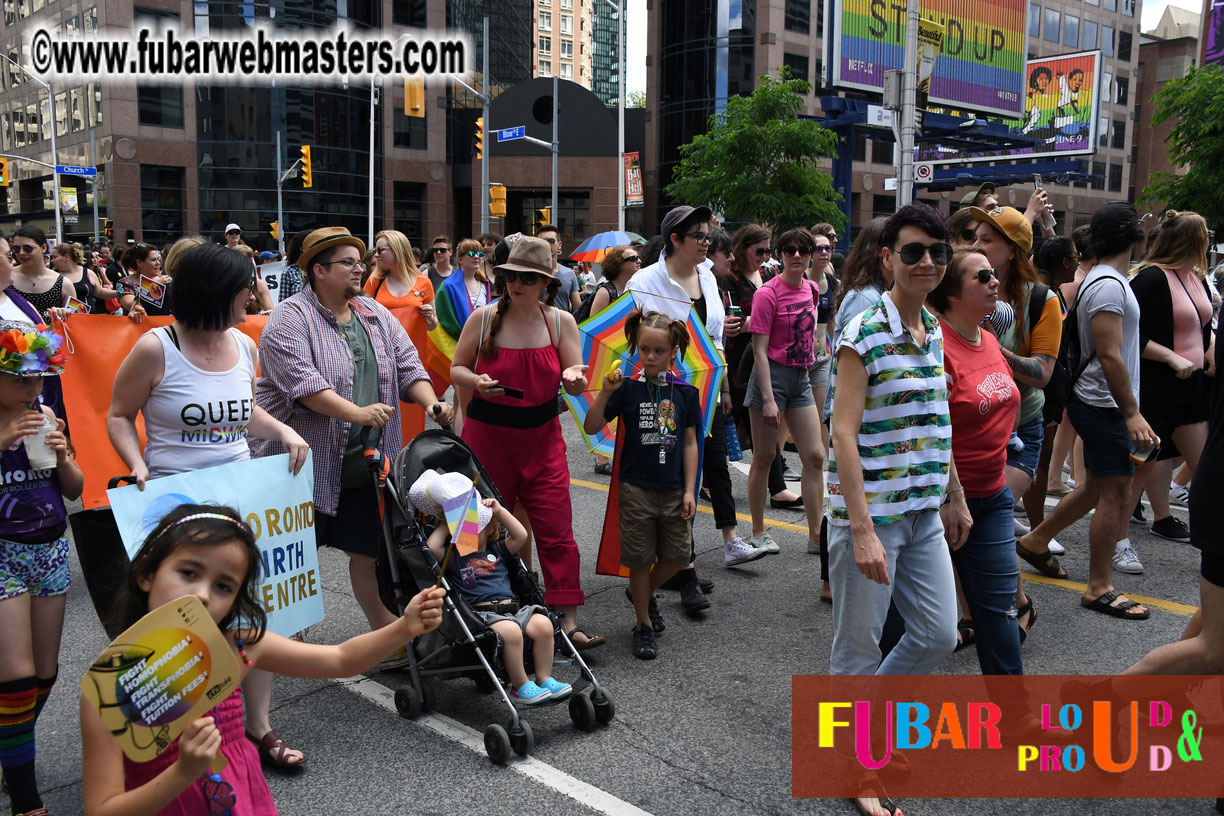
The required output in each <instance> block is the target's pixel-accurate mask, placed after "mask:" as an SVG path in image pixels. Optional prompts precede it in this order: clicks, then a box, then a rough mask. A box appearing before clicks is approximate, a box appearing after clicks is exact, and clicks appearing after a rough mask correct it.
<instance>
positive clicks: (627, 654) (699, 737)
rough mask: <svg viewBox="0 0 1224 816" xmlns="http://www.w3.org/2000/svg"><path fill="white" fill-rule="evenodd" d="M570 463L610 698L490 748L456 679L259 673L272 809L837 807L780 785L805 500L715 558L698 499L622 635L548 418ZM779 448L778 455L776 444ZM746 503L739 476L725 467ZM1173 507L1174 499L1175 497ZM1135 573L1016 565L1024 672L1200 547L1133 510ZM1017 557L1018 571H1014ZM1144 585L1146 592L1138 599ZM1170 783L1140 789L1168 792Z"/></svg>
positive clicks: (346, 624) (1149, 592)
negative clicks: (633, 641) (700, 591)
mask: <svg viewBox="0 0 1224 816" xmlns="http://www.w3.org/2000/svg"><path fill="white" fill-rule="evenodd" d="M563 424H564V427H565V433H566V438H567V441H568V442H569V444H570V456H569V460H570V466H571V472H572V474H573V476H574V481H573V484H572V486H571V489H570V495H571V499H572V502H573V507H574V526H575V530H574V532H575V536H576V538H577V540H578V543H579V546H580V548H581V550H582V557H583V584H584V587H585V589H586V590H587V603H586V606H585V608H584V609H583V610H582V611H581V613H580V623H581V625H582V626H583V627H584V628H586V629H587V630H588V631H590V632H593V633H599V634H603V635H605V636H606V637H607V638H608V640H609V644H608V645H607V646H605V647H603V648H602V649H600V650H598V651H596V652H594V653H591V654H593V655H594V656H593V658H592V664H591V665H592V670H593V671H594V673H595V675H596V677H597V678H598V679H599V681H600V682H601V683H602V684H604V685H605V686H606V688H607V689H608V691H609V693H610V694H611V695H612V697H613V698H614V700H615V704H616V717H615V719H614V720H613V722H612V723H611V724H610V725H609V726H607V727H601V728H598V729H596V730H595V731H593V732H591V733H584V732H581V731H578V730H577V729H576V728H575V727H574V726H573V725H572V724H571V722H570V720H569V717H568V715H567V711H566V708H565V706H557V707H553V708H549V709H547V710H542V711H538V712H532V713H530V715H529V721H530V723H531V725H532V727H533V730H534V734H535V741H536V750H535V752H534V754H533V756H532V757H531V758H530V759H528V760H522V759H518V758H516V759H514V760H512V761H511V763H510V764H509V765H508V766H507V767H496V766H494V765H493V764H492V763H490V762H489V760H488V759H487V758H486V757H485V755H484V752H483V748H482V746H481V744H480V736H479V735H480V733H481V732H482V731H483V730H484V728H485V727H486V726H487V725H488V724H489V723H491V722H502V723H505V722H506V721H507V719H508V718H507V716H506V713H505V712H504V710H502V709H501V708H500V705H499V704H498V703H496V700H495V698H493V697H492V696H482V695H480V694H478V693H477V691H476V689H475V687H474V685H473V684H472V683H471V682H470V681H466V680H458V681H454V682H448V683H443V684H440V685H439V686H438V687H437V688H438V700H437V704H436V711H437V712H439V713H435V714H430V715H427V716H425V717H423V718H422V719H421V720H419V721H415V722H413V721H408V720H405V719H402V718H400V717H399V716H397V714H396V713H395V711H394V708H393V706H392V705H391V704H390V702H389V697H390V693H391V692H390V690H392V689H394V688H395V687H396V686H397V685H400V684H402V683H403V682H404V678H403V676H402V675H397V674H394V673H382V674H372V675H369V676H368V677H367V678H355V679H348V680H334V681H317V680H299V679H293V678H286V679H281V680H278V681H277V684H276V687H275V693H274V699H273V709H274V710H273V715H272V719H273V725H274V727H275V728H276V729H277V730H278V732H279V733H280V734H281V735H282V736H283V737H284V738H285V739H286V740H287V741H288V742H289V743H290V744H292V745H293V746H295V747H298V748H301V749H302V750H303V751H305V752H306V754H307V755H308V757H309V763H308V765H307V766H306V767H305V768H304V769H302V771H301V772H300V773H295V774H292V775H288V776H285V775H280V774H277V773H275V772H269V782H270V785H271V788H272V792H273V795H274V796H275V799H276V801H277V804H278V806H279V808H280V811H281V813H284V814H315V813H363V814H366V813H368V814H384V813H385V814H392V813H395V814H416V813H419V814H432V813H438V814H441V813H447V814H450V813H465V812H470V813H481V814H532V816H550V815H551V814H558V815H560V814H565V815H566V816H568V815H569V814H587V813H605V814H636V813H643V812H645V813H651V814H659V815H660V816H663V815H664V814H666V816H683V815H685V814H787V813H805V814H806V813H821V814H823V813H829V814H849V813H853V812H854V811H853V810H852V809H851V808H850V806H849V805H848V804H847V803H845V802H843V801H830V800H796V799H792V798H791V795H790V689H791V676H792V675H795V674H822V673H826V672H827V671H828V665H829V645H830V642H831V638H832V611H831V608H830V607H829V606H827V605H824V604H821V603H819V601H818V597H817V596H818V590H819V564H818V560H817V558H816V556H810V555H808V554H807V552H806V548H805V540H806V533H805V528H804V527H803V526H801V525H802V524H803V516H802V515H801V514H800V513H796V512H792V511H770V518H771V523H772V524H773V525H774V526H773V534H774V537H775V538H776V539H777V540H778V542H779V544H780V545H781V546H782V553H781V554H780V555H778V556H771V557H768V558H765V559H762V560H760V561H757V562H754V563H752V564H749V565H746V566H745V567H743V568H739V569H734V570H729V569H726V568H724V566H723V564H722V546H721V538H720V536H719V535H718V533H717V531H716V530H715V529H714V526H713V519H712V517H711V516H710V514H709V508H708V505H704V504H703V512H701V513H700V514H699V516H698V520H697V528H696V535H697V548H698V552H699V556H698V568H699V571H700V572H701V573H702V574H704V575H705V576H708V577H710V578H712V579H713V580H714V581H715V582H716V588H715V590H714V593H713V595H712V596H711V602H712V607H711V609H710V610H709V612H708V614H706V615H705V616H704V617H702V618H701V619H699V620H695V619H692V618H689V617H686V616H685V615H683V614H682V613H681V612H680V611H679V607H678V602H679V598H678V595H676V594H674V593H672V594H670V595H668V596H667V597H665V598H664V599H663V600H662V601H661V609H662V612H663V615H664V616H665V618H666V620H667V631H666V632H665V633H663V634H662V635H661V637H660V654H659V658H658V659H657V660H655V661H653V662H642V661H638V660H636V659H634V658H633V656H632V653H631V651H630V628H631V626H632V611H631V608H630V606H629V604H628V603H627V602H626V600H625V597H624V594H623V587H624V585H625V582H624V581H623V580H620V579H613V578H608V577H604V576H597V575H595V574H594V567H593V564H594V558H595V553H596V550H597V548H598V532H599V528H600V525H601V524H602V519H603V512H604V506H605V499H606V489H607V481H608V480H607V477H603V476H598V475H595V474H594V473H593V472H592V470H591V458H590V457H589V456H588V455H586V454H585V453H584V452H583V448H582V447H581V442H580V440H579V437H578V434H577V431H576V429H575V427H574V425H573V422H572V420H570V419H569V418H568V417H566V418H563ZM792 458H793V455H792ZM733 483H734V488H735V494H736V500H737V503H738V505H739V508H740V509H741V512H742V513H744V514H745V515H744V518H745V521H744V522H743V523H742V527H741V529H742V530H743V531H745V534H746V531H747V529H748V525H747V522H746V518H747V516H746V512H747V500H746V497H745V486H746V478H745V476H744V475H743V474H742V473H740V472H739V471H733ZM1177 512H1178V513H1179V514H1180V515H1182V517H1183V518H1184V510H1181V509H1178V510H1177ZM1131 532H1132V540H1133V541H1134V543H1135V545H1136V547H1137V549H1138V551H1139V555H1140V558H1141V559H1142V561H1143V563H1144V565H1145V566H1146V567H1147V572H1146V574H1145V575H1142V576H1126V575H1117V576H1115V579H1116V582H1117V584H1118V586H1119V587H1120V588H1122V589H1123V590H1124V591H1126V592H1127V593H1128V594H1130V595H1131V597H1134V598H1137V599H1140V600H1143V601H1144V602H1149V603H1151V604H1152V605H1153V607H1154V608H1153V613H1152V617H1151V619H1150V620H1148V621H1145V622H1134V621H1120V620H1114V619H1111V618H1107V617H1105V616H1103V615H1100V614H1096V613H1092V612H1088V611H1086V610H1082V609H1081V608H1080V607H1079V594H1080V590H1081V589H1082V585H1077V584H1075V583H1074V581H1070V582H1064V581H1052V580H1049V579H1045V578H1041V577H1040V576H1037V577H1034V578H1033V580H1032V581H1030V583H1029V587H1030V592H1031V595H1032V597H1033V598H1034V599H1035V601H1036V606H1037V609H1038V613H1039V614H1038V620H1037V623H1036V625H1035V627H1034V629H1033V632H1032V635H1031V636H1030V637H1029V639H1028V642H1027V643H1026V644H1025V646H1024V661H1025V670H1026V672H1028V673H1030V674H1111V673H1115V672H1117V671H1119V670H1120V669H1122V668H1124V667H1126V666H1127V665H1129V664H1130V663H1132V662H1133V661H1134V660H1136V659H1137V658H1138V657H1140V656H1141V655H1143V654H1144V653H1146V652H1147V651H1148V650H1150V649H1152V648H1153V647H1155V646H1158V645H1160V644H1162V643H1165V642H1168V641H1171V640H1174V639H1176V638H1177V637H1178V636H1179V635H1180V633H1181V631H1182V629H1183V627H1184V626H1185V624H1186V620H1187V617H1188V615H1189V614H1190V613H1191V612H1192V611H1193V607H1194V606H1195V605H1197V602H1198V577H1197V576H1198V557H1197V551H1195V550H1193V549H1192V548H1191V547H1190V546H1189V545H1183V544H1174V543H1170V542H1166V541H1163V540H1161V539H1158V538H1156V537H1154V536H1151V535H1150V534H1149V533H1148V532H1147V531H1146V529H1144V530H1142V531H1141V530H1139V528H1137V527H1133V526H1132V528H1131ZM1059 539H1060V541H1062V543H1063V544H1064V545H1065V546H1066V547H1067V550H1068V553H1067V556H1066V557H1065V558H1064V559H1063V563H1064V564H1065V566H1066V568H1067V570H1068V571H1069V572H1070V573H1071V576H1072V578H1073V579H1077V580H1080V581H1082V580H1083V579H1084V578H1085V577H1086V573H1087V522H1086V521H1081V522H1080V523H1078V524H1077V525H1075V526H1074V527H1073V528H1071V529H1070V530H1068V531H1067V532H1066V533H1065V534H1064V535H1062V536H1060V537H1059ZM320 561H321V571H322V575H323V589H324V604H325V609H326V612H327V619H326V620H325V621H324V622H322V623H321V624H319V625H317V626H315V627H313V628H312V629H311V631H310V633H309V638H310V640H311V641H313V642H337V641H340V640H342V639H344V638H346V637H350V636H352V635H355V634H358V633H360V632H361V631H363V629H364V627H365V620H364V618H363V617H362V615H361V613H360V611H359V610H358V608H357V605H356V602H355V601H354V599H353V597H352V592H351V590H350V588H349V585H348V577H347V570H346V568H345V564H344V561H343V558H342V557H341V556H338V555H337V554H336V553H334V552H330V551H324V552H322V553H321V554H320ZM73 567H74V574H73V580H74V583H73V586H72V588H71V590H70V594H69V602H68V620H67V624H66V627H65V633H64V645H63V649H62V653H61V663H60V683H59V685H58V686H57V687H56V689H55V691H54V692H53V694H52V696H51V698H50V701H49V702H48V704H47V707H46V709H45V711H44V713H43V715H42V719H41V720H40V722H39V727H38V750H39V762H38V766H39V779H40V783H41V785H42V789H43V791H44V796H45V798H46V800H47V805H48V807H49V809H50V812H51V813H52V814H76V813H80V812H81V809H82V807H81V796H80V739H79V733H78V726H77V694H78V691H77V689H78V684H79V679H80V678H81V676H82V675H83V673H84V671H85V669H86V668H87V666H88V664H89V662H90V661H91V660H92V659H93V658H94V657H95V656H96V655H97V654H98V652H99V651H100V650H101V649H102V647H103V646H105V645H106V639H105V637H104V635H103V632H102V629H101V627H100V625H99V624H98V622H97V620H96V618H95V616H94V613H93V608H92V606H91V605H90V603H89V599H88V596H87V593H86V591H85V585H84V581H83V580H82V579H81V576H80V571H79V566H78V565H77V564H76V563H75V555H74V564H73ZM1026 575H1028V576H1031V572H1026ZM1149 599H1151V600H1149ZM941 671H942V672H945V673H977V671H978V666H977V660H976V656H975V654H974V652H973V650H972V649H968V650H965V651H963V652H960V653H958V654H956V655H954V656H952V657H951V658H950V659H949V660H948V661H947V662H946V663H945V664H944V665H943V666H942V667H941ZM1175 793H1176V792H1175V791H1153V794H1154V795H1174V794H1175ZM1213 804H1214V803H1211V802H1207V801H1205V800H1177V799H1167V800H1158V799H1151V800H1141V801H1131V802H1126V803H1122V802H1116V803H1115V802H1100V801H1093V800H1079V801H1067V800H1063V801H1051V800H1040V799H1033V800H983V799H946V800H905V801H903V802H902V805H903V807H904V811H905V813H907V814H925V813H938V814H975V816H983V815H984V814H1014V813H1038V812H1040V813H1041V814H1043V816H1060V815H1061V814H1066V815H1067V816H1072V814H1074V815H1075V816H1080V814H1082V813H1084V812H1104V811H1110V812H1130V813H1141V814H1142V813H1153V814H1155V813H1177V814H1179V816H1180V815H1182V814H1204V815H1206V814H1209V813H1212V812H1214V811H1213V810H1212V805H1213Z"/></svg>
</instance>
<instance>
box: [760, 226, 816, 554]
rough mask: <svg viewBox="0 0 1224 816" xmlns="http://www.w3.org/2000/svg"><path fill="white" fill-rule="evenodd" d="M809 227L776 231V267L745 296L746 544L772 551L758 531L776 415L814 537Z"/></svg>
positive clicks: (766, 535) (811, 538) (811, 540)
mask: <svg viewBox="0 0 1224 816" xmlns="http://www.w3.org/2000/svg"><path fill="white" fill-rule="evenodd" d="M815 243H816V242H815V239H814V238H813V237H812V234H811V233H810V232H808V231H807V230H806V229H803V228H802V227H800V228H797V229H790V230H787V231H786V232H784V233H782V234H781V235H780V236H778V252H779V254H780V255H781V256H782V263H783V266H782V274H780V275H778V276H777V277H775V278H773V279H772V280H770V281H768V282H767V283H766V284H765V285H764V286H762V287H761V288H760V289H758V290H757V291H756V293H755V294H754V295H753V296H752V319H751V322H750V323H749V325H748V331H749V332H751V333H752V354H753V358H754V361H755V365H754V367H753V370H752V375H751V376H750V377H749V378H748V390H747V394H746V396H745V403H744V404H745V405H746V406H747V407H748V414H749V419H750V421H751V423H752V440H753V454H752V466H751V467H750V468H749V470H748V509H749V511H750V512H751V513H752V540H751V543H752V545H753V546H754V547H764V548H765V549H767V550H769V551H770V552H771V553H777V552H778V551H779V548H778V545H777V543H776V542H775V541H774V540H773V537H772V536H771V535H769V533H767V532H766V531H765V494H766V492H767V482H768V478H769V467H770V465H771V464H772V463H773V458H774V455H775V450H776V447H775V446H776V445H777V441H778V433H779V430H780V428H781V423H782V417H783V416H784V415H785V417H786V426H787V428H788V429H789V430H790V433H791V438H792V439H793V440H794V442H795V447H796V448H798V450H799V461H800V463H801V464H802V467H803V469H802V476H801V481H800V484H801V486H802V492H803V505H804V507H805V508H806V509H807V522H808V524H807V526H808V542H809V547H811V546H817V545H816V542H817V541H819V540H820V518H819V516H818V515H817V511H816V508H818V507H820V506H822V504H823V503H824V473H823V469H824V461H825V454H824V443H823V441H822V439H821V432H820V410H819V409H818V408H817V407H816V400H815V398H814V397H813V395H812V385H811V380H810V378H809V375H808V370H809V369H810V368H811V367H812V366H813V365H814V364H815V362H816V346H817V344H818V343H819V344H823V343H824V339H823V337H818V336H817V333H816V322H817V302H818V301H819V299H820V291H819V289H818V287H817V285H816V283H815V282H814V281H810V280H808V279H807V278H805V277H804V271H805V270H806V269H807V266H808V262H809V259H810V258H811V257H812V253H813V251H814V248H815Z"/></svg>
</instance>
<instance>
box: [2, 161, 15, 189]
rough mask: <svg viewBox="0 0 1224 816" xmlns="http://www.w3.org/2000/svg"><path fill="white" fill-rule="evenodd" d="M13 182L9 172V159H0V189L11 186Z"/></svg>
mask: <svg viewBox="0 0 1224 816" xmlns="http://www.w3.org/2000/svg"><path fill="white" fill-rule="evenodd" d="M11 181H12V179H11V178H9V171H8V159H0V187H7V186H9V182H11Z"/></svg>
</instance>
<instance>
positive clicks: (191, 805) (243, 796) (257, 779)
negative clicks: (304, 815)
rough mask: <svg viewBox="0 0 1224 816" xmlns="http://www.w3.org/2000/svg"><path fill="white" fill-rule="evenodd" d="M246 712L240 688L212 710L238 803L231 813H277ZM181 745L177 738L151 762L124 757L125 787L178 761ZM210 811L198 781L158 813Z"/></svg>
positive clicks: (203, 815) (188, 815) (226, 776)
mask: <svg viewBox="0 0 1224 816" xmlns="http://www.w3.org/2000/svg"><path fill="white" fill-rule="evenodd" d="M244 711H245V707H244V706H243V704H242V689H241V687H240V688H237V689H235V690H234V693H233V694H231V695H230V696H229V697H226V698H225V700H223V701H222V702H221V704H220V705H218V706H217V707H216V708H214V709H213V710H212V713H211V716H212V717H214V718H215V719H216V721H217V728H219V729H220V730H221V753H222V754H224V755H225V758H226V759H227V760H229V765H227V766H226V767H225V770H224V771H222V772H221V779H222V780H223V781H224V782H226V783H228V784H229V785H230V786H231V787H233V789H234V791H233V792H234V804H233V805H232V806H231V807H230V809H229V812H230V814H231V816H276V804H275V803H274V802H273V801H272V792H271V791H270V790H268V782H267V780H265V779H264V776H263V770H262V769H261V768H260V766H259V753H258V751H256V749H255V746H254V745H253V744H251V741H250V740H248V739H247V738H246V733H245V730H244V729H245V725H244V723H243V713H244ZM205 716H209V715H205ZM178 746H179V743H178V740H177V739H176V740H175V741H174V742H172V743H170V746H169V747H168V748H166V750H165V751H163V752H162V754H161V755H160V756H159V757H157V759H154V760H151V761H149V762H132V761H131V760H129V759H128V758H127V757H124V758H123V783H124V788H125V789H126V790H132V789H133V788H138V787H140V786H141V785H143V784H145V783H146V782H149V781H151V780H152V779H153V778H154V777H156V776H157V775H158V774H160V773H161V772H162V771H164V770H165V769H166V768H169V767H170V766H171V765H173V764H174V762H175V761H176V760H178ZM222 787H224V786H222ZM218 812H223V811H218ZM209 813H210V811H209V807H208V799H207V797H206V795H205V793H204V788H203V787H202V786H201V785H200V783H199V781H198V780H197V781H196V782H194V783H192V784H191V786H190V787H188V788H187V790H185V791H183V792H182V793H181V794H179V797H178V798H177V799H175V800H174V801H173V802H171V803H170V804H169V805H168V806H167V807H166V808H165V809H163V810H162V811H161V812H160V813H159V814H158V816H208V814H209Z"/></svg>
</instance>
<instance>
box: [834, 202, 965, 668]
mask: <svg viewBox="0 0 1224 816" xmlns="http://www.w3.org/2000/svg"><path fill="white" fill-rule="evenodd" d="M947 238H948V227H947V223H946V222H945V221H944V219H943V217H942V216H941V215H940V214H939V213H938V212H937V211H935V210H934V209H932V208H930V207H928V206H926V205H925V204H909V205H906V206H905V207H903V208H902V209H901V210H899V211H898V212H897V213H895V214H894V215H893V216H892V217H891V218H889V220H888V222H887V224H886V225H885V227H884V233H883V236H882V240H881V245H882V247H883V248H882V249H881V262H882V263H885V264H888V265H889V266H890V267H891V269H892V270H893V278H894V283H893V288H892V289H891V290H890V291H889V292H886V293H884V294H883V295H881V297H880V299H879V300H878V301H876V303H875V305H874V306H872V307H871V308H870V309H868V310H867V311H865V312H863V313H862V314H860V315H859V316H858V317H856V318H855V319H853V320H852V321H851V322H850V323H849V324H848V325H847V326H846V329H845V331H844V332H843V333H842V335H841V337H840V338H838V342H837V347H838V348H837V357H836V359H835V361H834V367H833V381H832V387H833V388H834V389H835V390H834V399H833V444H832V451H831V452H830V455H829V483H828V484H829V486H828V494H829V497H828V515H829V522H830V524H829V580H830V584H831V585H832V589H833V622H834V634H833V652H832V657H831V660H830V671H831V673H833V674H927V673H929V672H931V671H932V670H933V669H934V668H935V667H936V666H937V665H938V664H939V663H940V661H942V660H943V659H944V658H945V657H946V656H947V655H949V654H951V653H952V650H953V649H954V648H955V646H956V589H955V584H954V582H953V578H952V561H951V557H950V555H949V552H948V546H949V544H951V545H952V546H953V547H959V546H960V545H961V544H963V543H964V540H965V537H966V535H967V534H968V531H969V526H970V524H971V523H972V522H971V520H970V516H969V509H968V507H967V506H966V504H965V496H964V491H963V490H962V489H961V487H960V484H959V482H958V481H957V479H956V473H955V468H954V466H953V464H952V449H951V439H952V428H951V424H950V420H949V417H948V392H947V384H946V382H945V379H944V367H943V337H942V335H941V334H940V329H939V321H938V320H936V319H935V317H934V316H933V315H931V314H930V313H929V312H927V311H926V310H925V309H924V308H923V302H924V301H925V299H926V296H927V294H928V293H930V292H931V290H933V289H934V288H935V287H936V286H937V285H938V284H939V281H940V279H941V278H942V277H943V273H944V268H945V265H946V264H947V263H948V262H949V261H950V260H951V257H952V247H951V246H950V245H949V244H948V243H947ZM941 516H942V518H941ZM890 601H892V602H894V603H895V604H896V606H897V609H898V611H899V612H900V613H901V616H902V617H903V618H904V619H905V624H906V631H905V634H904V636H903V637H902V638H901V640H900V642H898V643H897V645H896V647H895V648H894V649H893V650H892V651H891V652H890V653H889V654H888V656H887V657H886V658H884V660H883V661H882V662H881V659H880V648H879V641H880V633H881V630H882V628H883V625H884V619H885V617H886V616H887V614H888V607H889V602H890Z"/></svg>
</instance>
